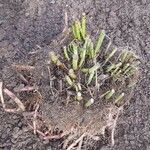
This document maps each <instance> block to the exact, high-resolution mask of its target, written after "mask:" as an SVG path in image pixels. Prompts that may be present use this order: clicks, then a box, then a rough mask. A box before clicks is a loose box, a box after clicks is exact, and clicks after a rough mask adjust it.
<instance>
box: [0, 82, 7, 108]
mask: <svg viewBox="0 0 150 150" xmlns="http://www.w3.org/2000/svg"><path fill="white" fill-rule="evenodd" d="M2 89H3V82H0V98H1V103H2V106H3V108H4V109H5V107H6V106H5V102H4V97H3V91H2Z"/></svg>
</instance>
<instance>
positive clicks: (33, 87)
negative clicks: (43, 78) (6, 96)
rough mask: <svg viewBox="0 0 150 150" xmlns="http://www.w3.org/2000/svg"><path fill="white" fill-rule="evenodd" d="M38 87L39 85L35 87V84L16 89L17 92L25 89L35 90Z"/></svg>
mask: <svg viewBox="0 0 150 150" xmlns="http://www.w3.org/2000/svg"><path fill="white" fill-rule="evenodd" d="M36 89H37V87H35V86H25V87H23V88H18V89H15V90H14V91H15V92H24V91H34V90H36Z"/></svg>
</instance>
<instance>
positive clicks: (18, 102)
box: [4, 88, 25, 111]
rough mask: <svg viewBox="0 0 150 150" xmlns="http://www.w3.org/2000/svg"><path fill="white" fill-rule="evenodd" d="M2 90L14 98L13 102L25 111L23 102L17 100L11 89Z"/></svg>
mask: <svg viewBox="0 0 150 150" xmlns="http://www.w3.org/2000/svg"><path fill="white" fill-rule="evenodd" d="M4 92H5V93H6V94H7V95H8V96H9V97H10V98H12V99H13V100H14V102H15V103H16V104H17V105H18V107H19V108H20V109H21V110H22V111H25V106H24V105H23V103H22V102H21V101H20V100H19V98H17V97H16V95H15V94H14V93H12V92H11V91H9V90H8V89H6V88H5V89H4Z"/></svg>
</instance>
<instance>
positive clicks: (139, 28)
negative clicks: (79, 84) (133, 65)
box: [0, 0, 150, 150]
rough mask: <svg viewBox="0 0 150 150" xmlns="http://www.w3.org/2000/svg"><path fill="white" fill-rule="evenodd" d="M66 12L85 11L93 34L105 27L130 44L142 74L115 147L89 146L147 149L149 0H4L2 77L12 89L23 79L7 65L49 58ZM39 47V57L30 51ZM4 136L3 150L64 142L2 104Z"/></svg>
mask: <svg viewBox="0 0 150 150" xmlns="http://www.w3.org/2000/svg"><path fill="white" fill-rule="evenodd" d="M65 11H66V12H67V13H68V18H69V21H70V20H72V19H73V18H76V17H77V16H79V15H80V14H81V13H82V12H85V13H86V15H87V18H88V30H89V32H90V33H91V34H92V35H97V34H98V31H99V30H101V29H105V30H106V32H107V34H108V35H109V36H110V37H111V38H112V39H113V42H114V44H115V45H116V46H118V47H128V48H129V49H132V50H133V51H134V52H135V53H136V54H137V55H138V56H139V57H140V60H141V64H140V71H141V77H140V80H139V82H138V85H137V87H136V89H135V94H134V97H133V98H132V99H131V101H130V105H129V104H128V105H127V106H125V109H124V112H123V113H122V114H121V116H120V118H119V122H118V126H117V131H116V136H115V140H116V143H115V146H114V147H113V148H111V147H110V146H109V142H107V141H106V142H97V143H94V144H93V145H92V146H91V147H90V148H89V149H91V150H94V149H97V150H149V149H150V109H149V108H150V103H149V97H150V92H149V91H150V87H149V86H150V63H149V62H150V52H149V50H150V1H149V0H107V1H106V0H87V1H84V0H77V1H73V0H70V1H68V0H63V1H61V0H30V1H29V0H0V80H2V81H4V84H5V85H6V86H7V87H8V88H10V89H13V88H14V87H16V86H17V85H18V82H19V81H18V80H17V79H18V78H16V77H14V74H15V72H13V71H12V70H11V69H9V67H10V65H11V64H14V63H15V64H16V63H22V64H24V63H26V64H28V62H29V61H30V63H31V60H32V64H30V65H34V64H36V65H38V64H39V63H41V64H42V62H43V61H45V58H47V53H48V45H51V44H52V43H53V40H54V39H55V41H56V42H59V41H58V39H57V37H58V36H59V35H60V33H61V32H62V31H63V29H64V24H65V23H64V22H65V21H64V13H65ZM37 45H38V46H37ZM39 46H40V47H41V48H42V51H41V49H40V48H39ZM35 51H38V57H36V55H34V56H33V55H31V53H32V52H35ZM43 59H44V60H43ZM37 62H38V63H37ZM15 76H16V75H15ZM43 80H44V79H43ZM46 82H47V81H46V80H44V81H43V82H42V83H45V84H46ZM39 84H40V83H39ZM0 137H1V138H0V149H4V150H19V149H20V150H28V149H29V150H30V149H34V150H38V149H39V150H51V149H52V150H59V149H60V145H61V142H62V141H52V142H49V141H42V140H40V138H38V137H37V136H35V135H33V132H31V131H30V130H29V128H28V127H27V125H26V123H25V121H24V119H23V118H22V116H21V115H15V114H10V113H5V112H4V111H3V109H2V107H1V106H0Z"/></svg>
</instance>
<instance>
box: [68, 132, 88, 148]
mask: <svg viewBox="0 0 150 150" xmlns="http://www.w3.org/2000/svg"><path fill="white" fill-rule="evenodd" d="M86 135H87V133H86V132H85V133H83V134H82V135H81V136H80V137H79V138H78V139H77V140H76V141H74V142H73V143H72V144H71V145H70V146H69V147H68V148H67V150H71V149H72V148H74V147H75V146H76V145H77V144H78V143H79V142H80V141H82V142H83V138H84V137H85V136H86ZM80 144H81V145H82V143H80Z"/></svg>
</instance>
